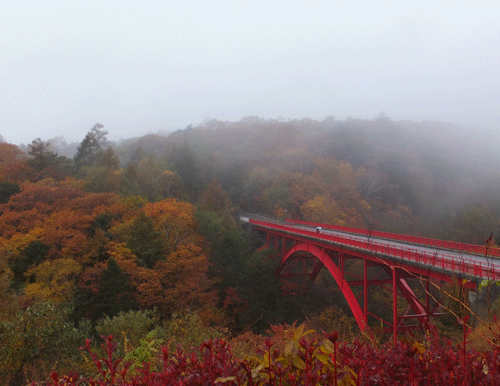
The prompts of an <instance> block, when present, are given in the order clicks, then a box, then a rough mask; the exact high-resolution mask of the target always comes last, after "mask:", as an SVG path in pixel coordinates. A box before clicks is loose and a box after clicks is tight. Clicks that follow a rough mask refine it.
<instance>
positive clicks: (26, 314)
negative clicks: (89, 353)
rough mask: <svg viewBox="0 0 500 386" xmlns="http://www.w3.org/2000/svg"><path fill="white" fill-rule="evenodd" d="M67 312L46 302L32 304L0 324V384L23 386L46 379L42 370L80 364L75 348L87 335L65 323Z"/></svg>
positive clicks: (85, 330)
mask: <svg viewBox="0 0 500 386" xmlns="http://www.w3.org/2000/svg"><path fill="white" fill-rule="evenodd" d="M70 313H71V310H70V309H69V308H67V307H56V306H54V305H52V304H51V303H50V302H36V303H34V304H33V305H31V306H29V307H27V308H26V309H24V310H22V311H19V312H18V313H17V314H16V316H15V318H13V319H12V320H10V321H5V322H0V347H1V349H0V382H1V383H2V384H3V385H10V386H21V385H26V384H27V381H28V380H29V379H36V378H38V379H39V380H41V379H46V375H47V374H46V373H45V371H44V369H52V368H54V366H55V365H56V364H58V365H59V366H63V365H64V364H68V363H71V364H72V365H74V363H75V362H77V361H79V360H80V355H79V353H78V350H77V347H79V346H80V345H81V344H82V342H83V341H84V340H85V338H86V337H88V336H89V334H90V329H89V326H88V325H87V324H85V323H81V326H80V328H79V329H77V328H76V327H75V325H74V324H73V323H71V322H70V321H69V315H70Z"/></svg>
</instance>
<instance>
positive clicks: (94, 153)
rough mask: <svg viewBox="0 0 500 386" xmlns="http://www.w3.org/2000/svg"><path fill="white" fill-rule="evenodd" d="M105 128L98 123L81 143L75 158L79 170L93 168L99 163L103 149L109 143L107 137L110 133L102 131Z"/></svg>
mask: <svg viewBox="0 0 500 386" xmlns="http://www.w3.org/2000/svg"><path fill="white" fill-rule="evenodd" d="M103 127H104V126H103V125H101V124H100V123H96V124H95V125H94V127H93V128H92V129H91V130H90V131H89V132H88V133H87V135H86V136H85V138H84V139H83V141H82V142H80V145H79V146H78V148H77V149H76V154H75V156H74V158H73V160H74V161H75V164H76V166H77V168H78V169H81V168H82V167H84V166H92V165H94V164H95V163H96V162H97V160H98V158H99V156H100V151H101V149H102V147H103V146H104V145H105V144H106V143H107V140H106V135H107V134H108V132H107V131H105V130H102V128H103Z"/></svg>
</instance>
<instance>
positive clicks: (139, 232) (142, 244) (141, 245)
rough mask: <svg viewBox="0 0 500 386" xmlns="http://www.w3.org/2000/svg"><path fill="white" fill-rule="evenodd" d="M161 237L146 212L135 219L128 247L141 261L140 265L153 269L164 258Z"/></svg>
mask: <svg viewBox="0 0 500 386" xmlns="http://www.w3.org/2000/svg"><path fill="white" fill-rule="evenodd" d="M160 236H161V235H160V233H159V232H158V231H157V230H156V229H155V226H154V221H153V219H152V218H150V217H147V216H146V215H145V214H144V212H141V213H140V214H139V216H137V217H136V218H135V219H134V221H133V222H132V226H131V229H130V240H129V241H128V243H127V246H128V247H129V248H130V249H131V250H132V252H134V254H135V255H136V256H137V258H138V259H139V262H138V265H142V266H145V267H146V268H153V266H154V264H155V262H156V261H158V260H159V259H160V258H162V257H164V254H163V248H162V244H161V238H160Z"/></svg>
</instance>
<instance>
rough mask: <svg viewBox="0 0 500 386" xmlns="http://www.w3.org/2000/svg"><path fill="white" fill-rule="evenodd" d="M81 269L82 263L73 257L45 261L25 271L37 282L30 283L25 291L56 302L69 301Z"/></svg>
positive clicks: (32, 295) (27, 275) (31, 295)
mask: <svg viewBox="0 0 500 386" xmlns="http://www.w3.org/2000/svg"><path fill="white" fill-rule="evenodd" d="M81 271H82V268H81V266H80V264H78V263H77V262H76V261H74V260H73V259H57V260H53V261H44V262H43V263H41V264H40V265H38V266H36V267H34V268H31V269H29V270H28V271H27V272H26V273H25V276H26V277H34V278H35V282H34V283H30V284H28V285H27V286H26V288H25V289H24V293H25V294H26V295H27V296H28V297H34V298H39V299H43V300H50V301H52V302H54V303H63V302H69V301H70V300H71V299H72V297H73V290H74V288H75V280H76V278H77V277H78V275H79V274H80V273H81Z"/></svg>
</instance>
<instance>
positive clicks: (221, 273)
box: [0, 114, 500, 386]
mask: <svg viewBox="0 0 500 386" xmlns="http://www.w3.org/2000/svg"><path fill="white" fill-rule="evenodd" d="M107 136H108V132H107V131H106V130H105V128H104V126H103V125H101V124H98V123H97V124H95V125H94V126H93V127H91V128H90V129H89V131H88V133H87V134H86V136H85V137H84V138H83V139H82V140H81V142H79V143H77V144H67V143H66V142H65V140H64V138H62V137H57V138H54V139H48V140H42V139H40V138H36V139H33V140H32V142H31V143H29V144H28V145H19V146H17V145H14V144H10V143H6V142H0V347H1V350H0V383H2V384H5V385H11V386H17V385H27V384H32V385H42V384H47V385H54V386H56V385H87V384H88V385H111V384H117V385H118V384H122V385H139V384H141V385H160V384H161V385H164V384H165V385H166V384H168V385H170V384H171V385H181V384H182V385H195V384H196V385H198V384H200V385H204V384H225V385H239V384H247V385H264V384H266V385H267V384H269V385H274V384H276V385H278V384H280V385H302V384H303V385H316V384H317V385H321V384H339V385H341V384H345V385H348V384H349V385H350V384H353V385H361V384H374V385H375V384H377V385H382V384H384V385H385V384H401V382H403V383H405V382H408V383H407V384H410V382H409V381H411V382H413V383H411V384H415V385H417V384H439V385H441V384H442V385H445V384H454V385H455V384H491V385H494V384H498V382H499V379H500V346H499V345H498V343H496V342H495V339H497V338H499V337H500V331H499V329H498V324H496V319H495V318H496V315H497V314H499V311H500V308H499V307H498V304H497V302H496V295H497V292H498V291H497V290H496V286H494V285H491V286H490V285H489V286H488V288H487V291H483V292H485V293H484V294H483V293H481V294H479V293H478V299H480V303H481V307H480V308H479V309H477V310H476V312H477V313H478V315H480V316H481V317H482V319H483V320H486V323H474V324H473V323H468V324H467V323H466V321H468V320H469V318H470V320H471V321H472V320H476V314H467V315H464V317H463V318H462V319H461V320H457V318H454V317H452V316H451V315H446V316H445V317H443V318H442V320H438V321H436V325H435V329H433V330H432V331H426V332H421V333H418V334H416V335H413V336H407V337H405V338H403V339H402V340H401V341H400V342H398V343H397V344H394V343H393V342H392V341H390V339H388V337H387V336H386V335H385V334H384V333H383V332H382V331H379V332H377V331H376V328H373V333H370V334H361V333H360V332H359V331H358V330H357V325H356V323H355V321H354V318H353V316H352V313H351V312H350V310H349V308H348V307H347V305H346V302H345V301H344V299H343V298H342V293H341V292H340V291H339V290H338V288H336V287H335V285H334V282H333V281H332V280H331V278H329V277H328V275H327V274H326V273H325V274H324V275H322V276H321V275H320V276H319V278H318V279H317V282H316V283H315V284H314V287H313V288H311V290H310V291H309V293H308V294H307V295H306V296H305V297H298V296H295V297H294V296H290V295H285V294H284V293H283V291H282V285H283V283H281V282H280V281H279V280H277V279H276V278H275V276H274V270H275V268H276V262H275V261H274V260H273V256H274V255H275V253H274V251H273V250H272V249H263V248H262V247H263V245H264V243H265V240H264V239H263V237H262V235H260V234H259V233H258V232H255V231H253V230H252V229H251V228H249V227H246V226H242V224H240V222H239V217H240V213H242V212H249V213H255V214H261V215H265V216H268V217H271V218H275V219H278V220H283V219H285V218H294V219H298V220H305V221H312V222H321V223H327V224H335V225H345V226H353V227H360V228H367V229H368V228H370V229H376V230H380V231H390V232H394V233H405V234H411V235H419V236H426V237H432V238H437V239H444V240H455V241H460V242H467V243H473V244H478V245H484V243H485V240H486V239H487V238H488V236H489V235H492V237H493V240H494V243H495V244H500V232H499V224H500V223H499V220H500V196H499V195H498V189H499V187H500V170H499V169H498V168H497V167H496V165H498V159H497V158H496V157H497V155H496V153H495V152H494V151H493V150H490V149H491V148H490V147H488V146H486V142H480V140H479V139H478V138H471V135H470V134H468V132H466V131H465V130H463V129H461V128H460V127H458V126H454V125H452V124H447V123H441V122H421V123H418V122H412V121H397V122H395V121H392V120H391V119H390V118H388V117H386V116H385V115H383V114H381V115H380V116H379V117H377V118H375V119H372V120H358V119H353V118H348V119H346V120H343V121H340V120H336V119H335V117H328V118H326V119H324V120H322V121H317V120H313V119H309V118H305V119H301V120H284V119H276V120H265V119H261V118H258V117H247V118H244V119H242V120H241V121H238V122H223V121H218V120H210V121H206V122H204V123H203V124H201V125H199V126H192V125H190V126H188V127H186V128H185V129H182V130H178V131H175V132H172V133H164V132H160V133H157V134H148V135H145V136H142V137H136V138H129V139H125V140H121V141H120V142H111V141H109V140H108V139H107ZM29 140H31V139H29ZM492 165H493V166H492ZM372 300H373V301H374V302H377V304H379V305H380V306H379V308H380V310H381V312H383V311H384V309H387V307H390V305H391V304H392V303H391V302H392V299H391V298H386V297H384V296H382V295H381V294H377V293H374V294H373V299H372ZM488 318H489V319H488ZM373 327H374V326H373ZM466 345H467V348H466ZM440 361H442V362H440ZM429 363H434V364H436V365H435V366H434V365H433V366H432V368H429V366H428V364H429ZM438 363H439V365H437V364H438ZM443 369H445V370H443ZM77 374H78V375H77ZM429 380H431V381H429ZM424 381H425V382H424ZM427 381H429V382H430V383H428V382H427ZM420 382H424V383H420Z"/></svg>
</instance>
